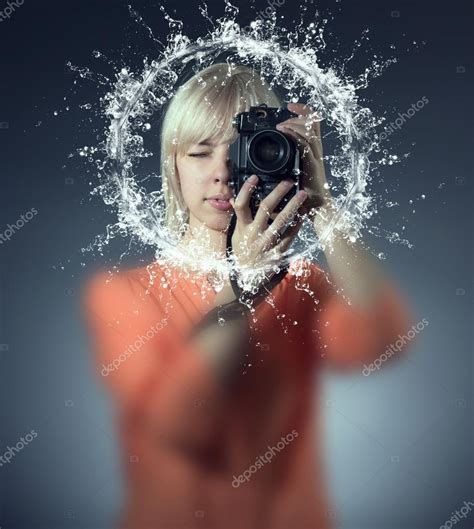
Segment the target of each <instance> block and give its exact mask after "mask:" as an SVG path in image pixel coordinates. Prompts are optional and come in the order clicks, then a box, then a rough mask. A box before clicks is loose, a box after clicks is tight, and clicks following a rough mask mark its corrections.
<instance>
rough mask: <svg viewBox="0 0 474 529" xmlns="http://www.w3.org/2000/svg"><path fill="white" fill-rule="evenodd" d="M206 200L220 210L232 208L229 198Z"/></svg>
mask: <svg viewBox="0 0 474 529" xmlns="http://www.w3.org/2000/svg"><path fill="white" fill-rule="evenodd" d="M206 200H207V202H208V203H209V204H210V205H211V206H212V207H213V208H215V209H218V210H220V211H229V209H232V205H231V203H230V202H229V200H221V199H219V198H207V199H206Z"/></svg>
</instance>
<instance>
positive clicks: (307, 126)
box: [276, 103, 332, 218]
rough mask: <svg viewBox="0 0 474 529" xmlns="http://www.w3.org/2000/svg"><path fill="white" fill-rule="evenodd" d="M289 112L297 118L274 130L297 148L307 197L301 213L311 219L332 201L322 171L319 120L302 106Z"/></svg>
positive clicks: (308, 109) (292, 108) (298, 105)
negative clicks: (292, 141) (290, 138)
mask: <svg viewBox="0 0 474 529" xmlns="http://www.w3.org/2000/svg"><path fill="white" fill-rule="evenodd" d="M288 110H290V111H291V112H294V113H295V114H298V115H299V116H298V117H297V118H290V119H288V120H286V121H283V122H282V123H279V124H278V125H277V126H276V128H277V129H278V130H279V131H280V132H282V133H283V134H285V135H286V134H287V135H288V136H291V137H292V138H293V139H294V140H295V142H296V144H297V145H298V147H299V150H300V153H301V155H302V162H303V167H302V168H301V171H302V176H301V186H300V189H304V190H305V191H306V192H307V193H308V198H307V199H306V200H305V202H304V204H303V206H302V209H303V211H304V213H308V214H310V217H311V218H313V217H314V214H315V212H316V209H318V208H320V207H321V206H323V205H325V204H326V203H327V202H329V201H330V199H331V198H332V197H331V193H330V191H329V186H328V184H327V180H326V172H325V170H324V163H323V145H322V142H321V128H320V126H319V117H318V116H317V115H316V112H314V111H313V110H312V109H311V108H310V107H308V106H307V105H304V104H302V103H288ZM311 210H312V211H311Z"/></svg>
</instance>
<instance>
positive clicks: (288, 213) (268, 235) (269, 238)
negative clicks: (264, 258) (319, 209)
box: [262, 191, 308, 248]
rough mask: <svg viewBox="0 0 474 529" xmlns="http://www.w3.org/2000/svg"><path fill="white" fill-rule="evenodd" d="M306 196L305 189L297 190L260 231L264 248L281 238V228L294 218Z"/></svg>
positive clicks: (269, 246)
mask: <svg viewBox="0 0 474 529" xmlns="http://www.w3.org/2000/svg"><path fill="white" fill-rule="evenodd" d="M307 196H308V194H307V193H306V192H305V191H299V192H298V193H296V195H295V196H294V197H293V198H292V199H291V200H290V201H289V202H288V204H287V205H286V206H285V208H284V209H283V210H282V211H281V212H280V213H279V214H278V216H277V217H276V219H275V220H274V221H273V222H272V224H271V225H270V226H268V228H267V229H266V230H265V231H264V232H263V233H262V238H263V239H264V244H265V248H271V247H273V246H274V245H275V243H276V242H277V241H278V240H279V239H281V234H282V232H283V230H284V229H285V228H286V227H287V225H288V224H289V223H290V222H291V221H292V220H293V219H294V218H295V216H296V215H297V213H298V209H299V208H300V207H301V205H302V204H303V202H304V201H305V200H306V198H307Z"/></svg>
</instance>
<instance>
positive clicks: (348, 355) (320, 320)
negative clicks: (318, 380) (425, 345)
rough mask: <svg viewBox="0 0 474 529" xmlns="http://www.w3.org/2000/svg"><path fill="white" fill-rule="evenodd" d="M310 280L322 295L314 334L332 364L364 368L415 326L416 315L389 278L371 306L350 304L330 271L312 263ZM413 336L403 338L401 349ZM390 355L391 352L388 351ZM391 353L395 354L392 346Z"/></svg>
mask: <svg viewBox="0 0 474 529" xmlns="http://www.w3.org/2000/svg"><path fill="white" fill-rule="evenodd" d="M310 267H311V275H310V284H311V286H312V289H313V292H314V293H315V295H316V297H317V298H318V301H319V303H318V310H316V311H314V312H313V314H314V315H315V317H314V318H313V324H312V325H313V329H312V330H313V335H315V336H316V339H317V347H318V349H319V350H320V352H321V357H322V360H323V362H324V363H326V364H327V365H328V367H332V368H336V369H341V370H349V369H360V368H362V367H363V366H364V364H366V363H370V362H373V361H374V360H375V359H377V358H378V357H379V356H380V355H381V354H383V353H384V352H385V351H386V350H387V348H389V347H390V346H392V345H394V344H395V343H396V342H397V340H399V339H400V337H402V336H404V335H406V333H407V332H408V331H410V329H411V328H412V327H411V325H412V321H413V320H412V318H411V315H410V313H409V311H408V309H407V306H406V303H405V301H404V300H403V299H402V296H401V295H400V293H399V292H398V291H397V289H396V288H395V286H394V285H393V284H391V283H390V282H389V281H386V282H385V283H384V284H383V285H382V287H381V290H380V292H379V294H378V296H377V297H376V298H375V299H374V300H373V302H372V304H371V305H370V306H368V307H358V306H354V305H349V304H348V302H347V301H346V300H345V299H344V297H343V296H342V295H340V294H338V293H337V291H336V288H335V286H334V285H333V284H332V283H331V281H330V278H329V277H328V274H327V273H326V272H324V271H323V270H322V269H321V268H319V267H318V266H316V265H314V264H313V263H311V264H310ZM409 341H410V340H408V339H405V340H403V342H404V343H403V345H402V347H401V348H400V350H399V351H398V352H400V351H402V350H403V349H406V345H407V343H408V342H409ZM386 356H387V359H388V356H389V355H388V353H387V355H386ZM390 356H394V355H393V350H391V354H390Z"/></svg>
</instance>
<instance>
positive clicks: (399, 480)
mask: <svg viewBox="0 0 474 529" xmlns="http://www.w3.org/2000/svg"><path fill="white" fill-rule="evenodd" d="M234 3H235V4H236V5H238V6H240V7H241V8H242V10H241V14H242V18H241V22H242V24H243V25H244V24H246V23H247V22H248V20H250V19H251V11H250V8H249V4H247V3H246V2H245V3H244V2H237V1H235V2H234ZM154 4H155V2H151V1H150V2H146V1H144V2H138V1H136V2H135V3H134V6H135V7H136V8H138V9H139V10H140V11H141V12H142V14H143V15H144V16H145V19H146V20H147V21H148V22H149V23H150V25H152V26H153V27H154V28H155V33H156V35H157V36H160V37H162V36H164V33H165V30H166V25H165V24H164V23H163V21H162V19H161V18H160V12H159V10H158V9H157V8H156V7H153V5H154ZM290 4H291V5H290ZM6 5H7V4H6V3H5V2H0V10H2V9H4V7H6ZM318 5H319V6H320V9H321V10H322V11H323V12H325V10H328V9H329V10H330V11H332V12H336V13H338V11H339V10H340V13H339V14H337V16H336V18H335V21H334V23H331V24H330V25H329V27H330V29H331V32H332V35H331V38H330V39H329V40H330V41H331V44H332V40H334V42H335V41H336V40H337V42H338V45H339V46H340V50H341V53H342V54H343V55H348V54H350V50H351V45H352V44H353V42H354V40H355V39H356V38H358V37H359V36H360V34H361V32H362V30H363V29H364V28H365V27H370V45H369V46H367V47H366V48H367V51H365V50H364V46H363V47H362V51H361V52H360V53H359V54H358V55H357V56H356V57H355V58H354V59H353V61H351V67H352V71H353V72H360V71H362V70H363V68H365V66H366V65H367V61H368V60H369V59H370V57H371V55H373V53H375V52H377V53H380V54H381V55H382V56H387V55H388V53H389V51H390V50H389V45H390V44H391V43H392V42H393V43H395V44H396V46H397V51H396V52H395V55H396V56H398V57H399V59H400V60H399V62H398V63H397V64H396V65H394V66H392V67H391V68H389V70H388V71H386V72H385V73H384V74H383V76H382V77H381V78H379V79H376V80H374V81H373V82H372V83H371V85H370V88H369V89H368V90H365V91H363V93H362V94H361V96H362V97H363V98H365V99H366V100H367V101H368V102H369V104H370V106H371V108H373V109H374V111H376V112H386V113H387V114H386V115H387V117H388V121H393V120H394V119H395V118H396V117H397V114H398V112H404V111H406V110H407V109H408V108H410V106H411V105H412V104H413V103H416V101H418V100H419V99H421V98H422V97H423V96H426V97H427V98H428V99H429V104H427V105H426V106H425V107H424V108H423V109H422V110H421V111H419V112H418V113H417V114H416V116H414V117H413V118H412V119H410V120H409V121H407V122H406V123H405V125H404V126H403V128H402V129H401V130H400V131H398V132H396V133H395V134H393V135H392V136H391V137H390V146H391V148H392V149H396V151H397V152H398V153H406V152H409V153H410V156H409V157H408V158H407V159H406V160H405V161H404V162H403V163H402V164H399V165H396V166H388V167H386V168H384V169H383V170H382V171H381V174H380V179H381V180H380V183H379V184H376V186H375V187H376V188H377V186H378V190H379V191H380V192H381V193H382V194H383V196H385V198H386V199H390V200H393V201H397V202H399V203H400V205H401V206H400V208H393V209H387V210H384V211H382V212H381V215H380V218H379V220H380V222H381V223H382V225H383V226H384V227H386V228H387V229H395V230H396V231H397V228H399V226H400V225H401V224H405V225H406V226H407V229H406V231H405V236H406V237H407V238H409V239H410V241H411V242H412V243H413V244H414V245H415V246H414V248H413V249H412V250H410V249H408V248H406V247H405V246H403V245H391V244H388V243H387V242H386V241H384V240H382V239H373V238H370V239H369V243H370V244H371V246H372V247H373V248H376V249H377V250H378V251H383V252H384V253H385V254H386V255H387V260H386V261H385V262H384V264H385V266H386V268H387V270H388V271H389V272H390V274H391V275H392V277H393V278H394V280H395V281H396V282H397V283H398V284H399V286H400V288H401V289H402V291H403V292H404V293H405V294H406V296H407V297H408V299H409V300H410V302H411V305H412V308H413V310H414V312H415V314H416V316H417V320H421V319H422V318H427V319H428V320H429V322H430V325H429V326H428V327H426V328H425V329H424V330H423V331H422V332H421V333H420V335H419V338H418V340H417V342H416V344H415V345H414V347H413V348H412V350H411V352H410V354H409V355H408V357H407V358H406V359H405V360H403V361H401V362H395V363H394V364H393V365H392V366H390V367H389V366H384V367H383V368H382V369H381V370H380V372H378V373H377V374H372V375H371V376H369V377H363V376H362V375H361V374H357V373H356V374H353V375H350V376H345V375H335V374H329V373H327V374H325V375H324V379H323V380H324V396H323V401H322V405H323V406H324V427H325V442H326V445H327V450H326V457H327V468H328V475H329V482H330V486H331V493H332V496H333V498H334V501H335V505H336V512H335V513H334V514H335V515H336V516H337V518H338V519H339V521H340V525H341V527H343V528H344V529H352V528H354V529H355V528H361V529H362V528H365V529H372V528H373V529H375V528H416V529H425V528H432V527H439V526H441V525H442V524H443V523H444V522H445V521H446V520H448V519H449V517H450V515H451V512H452V511H455V510H456V509H459V508H460V507H461V506H462V504H463V502H464V501H465V500H473V499H474V493H473V487H472V470H473V468H472V455H473V454H472V446H473V443H472V386H471V380H472V363H471V362H472V335H471V331H470V327H471V325H472V274H471V271H472V237H471V231H472V153H473V148H472V147H473V145H472V103H471V99H470V97H469V96H471V93H472V63H471V61H470V54H469V50H470V49H472V39H471V37H470V34H471V27H472V22H473V19H472V13H471V12H470V10H469V8H468V3H467V2H461V1H453V2H450V3H449V4H448V5H446V4H445V3H443V4H441V3H440V4H439V5H438V4H436V3H433V2H428V1H423V2H417V3H416V5H413V3H412V2H407V1H397V2H395V1H394V2H384V3H381V2H375V1H372V2H369V1H365V2H350V4H349V2H342V3H336V2H323V3H321V4H318ZM266 6H267V4H266V2H264V1H261V0H259V1H258V2H257V3H256V4H255V7H256V11H257V12H258V11H259V10H260V9H264V8H265V7H266ZM175 8H176V10H177V13H176V16H177V18H183V20H184V22H185V24H186V23H187V22H189V21H193V24H191V27H190V28H189V30H188V31H187V32H188V34H189V35H190V36H191V37H193V36H197V34H198V33H200V32H201V31H203V30H204V25H203V24H201V25H199V24H196V22H195V21H196V19H199V17H200V15H199V14H198V11H197V7H195V6H194V5H192V6H191V5H189V6H187V5H186V4H185V3H184V2H182V1H181V2H177V3H176V4H175ZM295 9H297V4H294V3H290V2H288V4H285V5H284V6H283V7H282V8H281V9H280V12H281V13H283V14H286V15H287V16H289V15H290V14H291V13H292V12H294V10H295ZM170 12H171V13H172V10H171V9H170ZM209 12H210V14H211V15H213V16H221V15H222V14H223V3H222V2H214V1H213V2H209ZM290 18H291V17H290ZM0 40H1V43H0V44H1V49H2V63H3V65H2V78H1V84H0V95H1V98H0V122H1V123H2V124H3V125H2V126H1V127H0V145H1V150H0V172H1V175H2V194H1V197H2V205H1V208H0V215H1V219H0V221H1V222H0V231H1V232H3V230H4V229H6V227H7V225H8V223H14V222H16V220H17V219H18V218H19V217H20V216H21V214H24V213H26V212H27V211H28V210H30V209H31V208H32V207H35V208H36V209H37V210H38V215H36V216H35V217H34V219H32V220H31V221H30V222H29V223H28V224H27V225H26V226H24V227H23V228H22V229H21V230H19V231H18V232H17V233H15V234H14V236H13V237H12V238H11V240H10V241H9V242H7V243H4V244H2V245H0V256H1V274H0V289H1V297H2V304H1V314H0V344H3V345H2V346H1V351H0V373H1V386H0V387H1V389H0V391H1V396H2V406H1V413H2V416H1V437H0V455H1V454H2V453H3V452H4V451H5V450H6V449H7V446H9V445H10V446H11V445H13V444H15V443H16V442H17V441H18V440H19V438H20V437H21V436H24V435H25V434H26V433H28V432H29V431H30V430H32V429H35V430H36V431H37V432H38V437H37V438H36V439H34V440H33V441H32V442H31V443H30V444H29V445H28V446H26V447H25V448H24V449H23V450H22V451H21V452H20V453H19V454H17V455H16V456H15V457H14V458H13V460H12V462H11V464H9V465H4V466H2V467H0V483H1V490H0V494H1V504H0V505H1V512H0V526H1V527H2V529H5V528H6V529H14V528H15V529H16V528H18V529H19V528H28V529H30V528H41V527H45V528H48V529H53V528H63V527H64V528H66V527H70V528H106V527H109V526H110V523H111V520H112V519H113V515H114V512H115V511H116V508H117V506H118V505H120V501H121V495H122V483H121V476H120V468H119V466H118V458H117V455H118V447H117V444H116V443H117V437H116V435H115V433H114V430H113V415H112V407H111V402H110V401H109V399H108V396H107V394H106V393H105V392H104V390H103V389H102V387H101V386H100V384H99V381H98V377H97V376H95V375H94V374H93V373H92V370H91V362H90V352H89V348H88V338H87V335H86V333H85V329H84V326H83V323H82V321H81V319H80V314H79V307H78V300H79V292H80V288H81V285H82V284H83V283H84V280H85V278H86V277H87V276H89V275H90V274H92V273H94V270H96V269H97V268H98V267H99V266H100V267H103V266H108V265H110V264H112V263H115V262H117V257H118V255H119V254H120V253H121V251H122V250H123V249H125V247H126V245H127V241H116V242H114V243H113V244H112V245H111V247H110V248H108V249H107V250H106V253H105V255H104V256H103V257H95V258H92V257H90V256H82V255H81V253H80V251H79V249H80V248H81V247H83V246H87V244H88V243H89V242H90V241H91V239H92V238H93V237H94V236H95V235H96V234H97V233H99V232H101V231H102V230H103V227H104V226H105V225H106V224H107V223H108V222H113V221H114V217H113V215H112V214H111V213H108V212H106V211H105V209H104V206H103V204H101V203H100V202H99V201H98V200H95V201H89V199H88V197H87V194H88V191H89V189H90V186H89V181H90V180H91V179H92V178H93V175H91V174H88V172H87V167H86V166H85V165H84V164H82V163H81V160H79V159H78V158H77V157H73V158H70V159H69V158H68V154H69V153H71V152H73V151H74V150H75V149H76V148H77V147H79V146H82V145H90V144H94V143H96V141H95V140H94V136H95V134H96V133H98V134H101V130H102V127H103V126H104V124H101V123H88V122H86V121H85V120H84V114H83V113H82V112H81V111H80V110H79V109H78V104H82V103H85V102H89V101H95V100H97V97H98V96H99V95H102V94H103V91H104V87H99V88H98V87H97V86H96V85H95V84H94V83H91V82H88V81H84V80H80V81H79V82H78V84H77V85H73V81H74V79H76V77H75V76H73V75H72V74H71V73H70V72H69V71H68V69H67V68H66V66H65V65H66V62H67V61H68V60H71V62H72V63H73V64H77V65H80V66H89V67H91V69H92V70H100V71H102V72H104V71H105V72H106V73H107V74H108V75H109V76H112V75H113V70H112V69H111V68H110V67H108V66H107V65H105V64H100V63H98V62H97V61H94V60H93V59H92V57H91V52H92V50H94V49H99V50H101V51H103V52H104V53H106V54H107V55H109V56H110V57H111V58H113V59H115V60H118V61H119V63H120V64H124V63H128V64H131V66H132V67H133V66H134V65H135V66H136V67H137V68H138V67H139V65H140V63H141V55H142V54H143V55H149V56H151V55H153V46H152V45H151V44H150V42H149V41H148V40H147V38H146V35H144V32H143V31H142V30H139V29H138V28H137V27H136V26H134V25H133V24H132V23H131V22H130V20H129V18H128V15H127V9H126V2H125V1H111V0H107V1H105V0H103V1H101V2H100V3H99V2H92V1H85V0H82V1H79V0H69V1H68V2H59V1H48V2H33V1H32V0H25V2H24V4H23V5H21V6H20V7H18V8H16V9H15V11H14V13H13V14H12V16H11V18H10V19H8V20H5V21H3V22H1V23H0ZM413 41H416V42H417V43H422V42H423V41H424V42H425V43H426V44H424V45H421V46H419V47H418V45H416V46H414V45H412V42H413ZM127 43H130V44H131V47H132V48H131V53H127V54H125V57H126V59H124V60H123V62H122V60H121V59H120V53H121V51H120V50H122V51H123V50H124V49H125V47H126V45H127ZM408 49H410V50H411V51H407V50H408ZM332 58H333V55H332V54H331V52H329V51H328V52H327V53H326V55H325V56H324V55H323V56H322V58H321V60H322V63H323V65H324V62H325V61H330V60H331V59H332ZM64 97H67V101H64ZM67 104H69V105H70V110H69V111H68V112H66V111H64V107H65V106H66V105H67ZM61 109H62V110H61ZM54 110H59V111H60V112H59V115H58V116H57V117H55V116H54V115H53V112H54ZM39 122H41V124H39ZM386 188H388V189H389V192H388V193H386V192H385V189H386ZM422 193H424V194H425V195H426V199H425V200H417V198H418V197H419V196H420V195H421V194H422ZM410 199H412V200H414V205H410V204H409V200H410ZM413 209H415V210H416V212H415V213H412V210H413ZM133 254H134V247H133V246H132V255H133ZM149 258H150V254H146V253H144V252H141V253H140V254H139V255H137V256H136V257H134V258H133V259H132V261H133V264H140V263H143V262H147V260H148V259H149ZM82 261H84V262H85V263H86V266H85V267H82V266H81V264H80V263H81V262H82ZM125 264H130V263H129V262H124V265H125ZM61 266H64V269H62V268H61ZM473 525H474V513H472V512H471V514H470V517H469V518H468V519H466V520H465V521H464V522H459V523H458V524H456V527H458V528H461V527H472V526H473Z"/></svg>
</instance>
